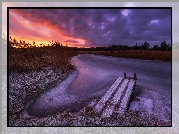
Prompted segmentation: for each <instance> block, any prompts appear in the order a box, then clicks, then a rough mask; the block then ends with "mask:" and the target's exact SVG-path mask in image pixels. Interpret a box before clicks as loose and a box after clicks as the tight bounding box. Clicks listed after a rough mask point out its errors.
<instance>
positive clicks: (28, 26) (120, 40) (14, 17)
mask: <svg viewBox="0 0 179 134" xmlns="http://www.w3.org/2000/svg"><path fill="white" fill-rule="evenodd" d="M147 16H149V17H147ZM9 35H10V36H11V37H12V38H16V40H17V41H18V42H19V41H20V40H21V41H25V42H27V43H29V44H33V41H35V44H36V45H37V46H38V45H40V44H43V45H48V44H50V42H52V41H58V42H59V43H60V44H62V45H63V46H69V47H74V46H75V47H97V46H110V45H112V44H114V43H116V44H121V45H129V46H133V45H135V44H136V43H138V44H139V45H141V44H142V43H144V42H145V41H148V42H149V43H150V44H151V46H153V45H156V44H158V45H159V44H160V43H161V42H162V41H166V42H167V43H169V44H170V43H171V10H170V9H9Z"/></svg>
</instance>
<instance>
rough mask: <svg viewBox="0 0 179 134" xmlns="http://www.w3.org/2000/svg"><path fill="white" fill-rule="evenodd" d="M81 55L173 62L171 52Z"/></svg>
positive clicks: (129, 51)
mask: <svg viewBox="0 0 179 134" xmlns="http://www.w3.org/2000/svg"><path fill="white" fill-rule="evenodd" d="M78 53H80V54H85V53H88V54H96V55H105V56H114V57H125V58H137V59H145V60H161V61H171V51H152V50H124V51H120V52H117V51H111V52H110V51H78Z"/></svg>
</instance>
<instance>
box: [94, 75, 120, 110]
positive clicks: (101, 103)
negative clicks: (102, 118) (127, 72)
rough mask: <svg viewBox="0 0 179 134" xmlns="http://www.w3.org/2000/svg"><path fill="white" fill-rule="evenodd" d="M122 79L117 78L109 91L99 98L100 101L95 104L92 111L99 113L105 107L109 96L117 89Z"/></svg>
mask: <svg viewBox="0 0 179 134" xmlns="http://www.w3.org/2000/svg"><path fill="white" fill-rule="evenodd" d="M122 79H123V78H122V77H119V78H118V79H117V80H116V81H115V82H114V84H113V85H112V86H111V87H110V88H109V90H108V91H107V92H106V94H105V95H104V96H103V97H102V98H101V100H100V101H99V102H98V103H97V104H96V106H95V108H94V110H95V111H96V112H98V113H99V112H101V110H102V109H103V107H104V106H105V103H106V102H107V101H108V100H109V98H110V97H111V95H112V94H113V93H114V91H115V90H116V89H117V87H118V85H119V83H120V82H121V81H122Z"/></svg>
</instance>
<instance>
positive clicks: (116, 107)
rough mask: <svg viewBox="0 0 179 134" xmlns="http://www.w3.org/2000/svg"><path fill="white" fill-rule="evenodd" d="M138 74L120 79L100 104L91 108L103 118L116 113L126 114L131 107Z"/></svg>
mask: <svg viewBox="0 0 179 134" xmlns="http://www.w3.org/2000/svg"><path fill="white" fill-rule="evenodd" d="M136 80H137V77H136V73H134V77H127V76H126V73H125V72H124V77H119V78H118V79H117V80H116V81H115V82H114V84H113V85H112V86H111V87H110V88H109V89H108V90H107V92H106V93H105V94H104V95H103V96H102V97H101V99H100V100H99V101H98V102H92V103H91V104H90V106H91V107H92V108H93V110H94V111H95V112H97V113H99V114H101V117H110V116H111V115H112V114H113V112H114V111H117V113H119V114H120V115H122V114H124V113H125V111H126V110H127V109H128V107H129V101H130V98H131V96H132V93H133V92H134V88H135V85H136Z"/></svg>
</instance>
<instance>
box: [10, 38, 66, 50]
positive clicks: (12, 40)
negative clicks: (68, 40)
mask: <svg viewBox="0 0 179 134" xmlns="http://www.w3.org/2000/svg"><path fill="white" fill-rule="evenodd" d="M9 45H10V46H11V47H14V48H34V47H46V46H52V47H54V46H63V45H62V44H60V43H59V41H58V40H55V41H53V40H52V41H51V42H50V43H48V44H47V43H39V42H38V43H37V44H36V42H35V41H32V44H30V43H27V42H26V41H22V40H20V41H19V42H18V41H17V40H16V38H12V37H11V36H9ZM65 47H68V46H67V45H66V46H65Z"/></svg>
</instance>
